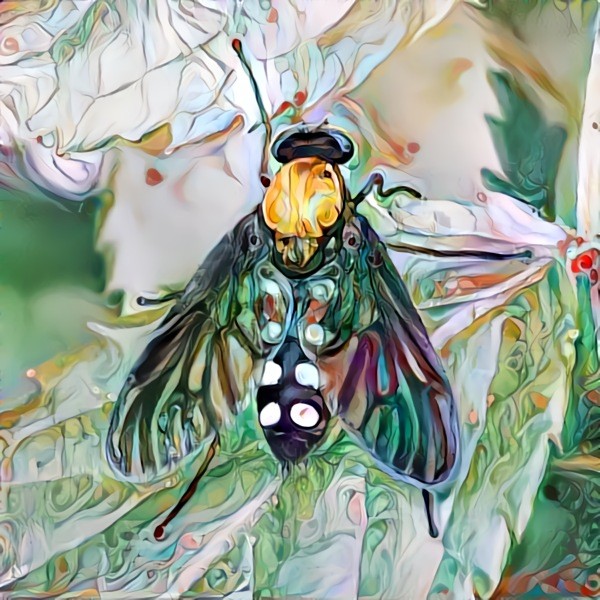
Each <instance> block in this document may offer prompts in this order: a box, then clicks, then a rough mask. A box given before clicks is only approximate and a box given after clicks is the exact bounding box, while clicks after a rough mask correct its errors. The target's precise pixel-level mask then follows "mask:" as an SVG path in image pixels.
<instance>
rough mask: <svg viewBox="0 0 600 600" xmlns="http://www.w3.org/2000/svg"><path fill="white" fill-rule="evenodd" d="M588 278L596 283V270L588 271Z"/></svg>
mask: <svg viewBox="0 0 600 600" xmlns="http://www.w3.org/2000/svg"><path fill="white" fill-rule="evenodd" d="M590 279H591V280H592V283H598V271H596V269H592V270H591V271H590Z"/></svg>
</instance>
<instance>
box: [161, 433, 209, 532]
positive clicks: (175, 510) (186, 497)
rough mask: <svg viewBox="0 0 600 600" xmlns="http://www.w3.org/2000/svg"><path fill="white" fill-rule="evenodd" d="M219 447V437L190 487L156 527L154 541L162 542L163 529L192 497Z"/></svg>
mask: <svg viewBox="0 0 600 600" xmlns="http://www.w3.org/2000/svg"><path fill="white" fill-rule="evenodd" d="M218 447H219V437H218V436H216V437H215V439H214V440H213V441H212V442H211V444H210V448H209V449H208V453H207V454H206V458H205V459H204V461H203V462H202V464H201V465H200V468H199V469H198V472H197V473H196V475H195V477H194V479H192V481H191V483H190V485H189V486H188V487H187V489H186V490H185V493H184V494H183V496H181V498H180V499H179V502H177V504H176V505H175V506H174V507H173V509H171V512H170V513H169V514H168V515H167V517H166V518H165V519H164V520H163V521H162V522H161V523H160V525H158V526H157V527H156V529H155V530H154V539H156V540H162V539H163V538H164V536H165V528H166V527H167V525H168V524H169V523H170V522H171V521H172V520H173V519H174V518H175V517H176V516H177V515H178V514H179V512H180V511H181V509H182V508H183V507H184V506H185V505H186V503H187V501H188V500H189V499H190V498H191V497H192V496H193V495H194V493H195V492H196V488H197V487H198V482H199V481H200V479H201V478H202V477H203V476H204V474H205V473H206V471H207V469H208V465H209V464H210V462H211V460H212V459H213V458H214V456H215V454H216V451H217V449H218Z"/></svg>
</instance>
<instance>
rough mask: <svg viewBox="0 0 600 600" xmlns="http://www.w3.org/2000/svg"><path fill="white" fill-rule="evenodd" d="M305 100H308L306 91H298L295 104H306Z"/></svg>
mask: <svg viewBox="0 0 600 600" xmlns="http://www.w3.org/2000/svg"><path fill="white" fill-rule="evenodd" d="M304 102H306V92H303V91H299V92H296V94H295V95H294V104H295V105H296V106H300V105H301V104H304Z"/></svg>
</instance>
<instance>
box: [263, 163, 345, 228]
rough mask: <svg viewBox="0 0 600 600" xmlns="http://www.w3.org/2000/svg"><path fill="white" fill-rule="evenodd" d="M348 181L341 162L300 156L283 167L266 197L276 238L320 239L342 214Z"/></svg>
mask: <svg viewBox="0 0 600 600" xmlns="http://www.w3.org/2000/svg"><path fill="white" fill-rule="evenodd" d="M343 186H344V180H343V179H342V176H341V174H340V172H339V169H338V167H337V165H332V164H329V163H327V162H325V161H324V160H323V159H320V158H315V157H309V158H297V159H295V160H293V161H291V162H289V163H287V164H285V165H283V167H282V168H281V170H280V171H279V172H278V173H277V175H276V176H275V178H274V180H273V182H272V183H271V185H270V186H269V188H268V189H267V192H266V194H265V198H264V200H263V205H262V209H263V215H264V218H265V222H266V223H267V225H268V226H269V228H270V229H272V230H273V231H274V232H275V234H276V238H282V237H290V236H294V237H298V238H301V239H317V238H320V237H321V236H323V234H324V231H325V230H326V229H327V228H328V227H331V226H332V225H333V224H334V223H335V222H336V220H337V219H338V217H339V215H340V214H341V213H342V210H343V206H344V202H343V195H344V187H343Z"/></svg>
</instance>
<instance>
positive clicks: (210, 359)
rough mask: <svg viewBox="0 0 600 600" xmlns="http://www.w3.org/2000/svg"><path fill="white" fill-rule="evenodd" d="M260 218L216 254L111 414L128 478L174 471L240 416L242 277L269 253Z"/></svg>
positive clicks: (247, 360) (115, 455)
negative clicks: (231, 415) (237, 327)
mask: <svg viewBox="0 0 600 600" xmlns="http://www.w3.org/2000/svg"><path fill="white" fill-rule="evenodd" d="M260 235H261V232H260V228H259V227H258V226H257V222H256V219H255V215H254V214H251V215H249V216H248V217H246V218H245V219H243V220H242V221H241V222H240V223H239V224H238V225H237V226H236V227H235V229H234V230H232V231H231V232H230V233H229V234H227V235H226V236H225V237H224V238H223V239H222V240H221V241H220V243H219V244H218V245H217V246H216V247H215V248H214V249H213V250H212V251H211V252H210V254H209V255H208V257H207V258H206V260H205V261H204V263H203V264H202V265H201V266H200V268H199V269H198V271H197V272H196V274H195V275H194V277H193V278H192V280H191V281H190V283H189V284H188V286H187V287H186V289H185V291H184V292H183V293H182V294H181V296H180V298H179V299H178V300H177V302H176V304H175V305H174V306H173V307H172V309H171V310H170V312H169V313H168V315H167V317H166V318H165V320H164V322H163V324H162V325H161V326H160V327H159V328H158V330H157V331H156V334H155V336H154V338H153V339H152V341H151V342H150V343H149V344H148V346H147V347H146V349H145V350H144V352H143V354H142V356H141V357H140V358H139V360H138V362H137V364H136V365H135V367H134V368H133V370H132V372H131V374H130V375H129V378H128V379H127V381H126V383H125V385H124V387H123V389H122V391H121V393H120V394H119V398H118V399H117V402H116V404H115V407H114V409H113V414H112V419H111V424H110V429H109V434H108V440H107V454H108V457H109V460H110V462H111V464H112V465H113V466H114V467H115V468H116V469H118V470H119V471H121V472H122V473H124V474H127V475H129V474H134V475H136V476H140V475H142V476H148V475H151V474H154V473H160V472H161V471H163V470H164V469H165V468H169V467H171V466H172V465H173V464H174V463H175V462H177V461H178V460H179V459H181V458H182V457H183V456H185V455H187V454H189V453H190V452H191V451H192V450H194V449H195V448H197V447H198V446H200V445H201V444H202V442H203V441H205V440H207V439H208V438H210V437H211V436H213V435H215V433H216V431H217V430H218V428H219V426H220V425H221V423H222V421H223V419H224V418H226V413H227V412H235V410H236V406H237V404H238V403H239V401H240V399H241V397H242V396H243V393H244V392H243V388H244V386H245V384H246V382H247V380H248V375H249V374H248V373H246V372H244V373H242V372H240V365H246V366H248V365H250V366H251V363H252V358H251V352H250V350H249V349H247V347H245V346H244V343H243V341H242V340H240V336H236V335H235V334H232V333H231V331H230V330H231V327H230V326H231V325H232V324H233V323H234V322H235V318H236V314H237V313H239V305H238V303H237V298H238V296H237V290H238V287H239V282H240V276H241V274H242V273H245V272H246V271H247V270H248V267H249V265H251V264H252V261H255V260H257V258H258V257H259V255H260V254H263V253H265V252H266V249H265V248H264V245H263V244H262V243H260V242H261V239H260V237H259V236H260Z"/></svg>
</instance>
